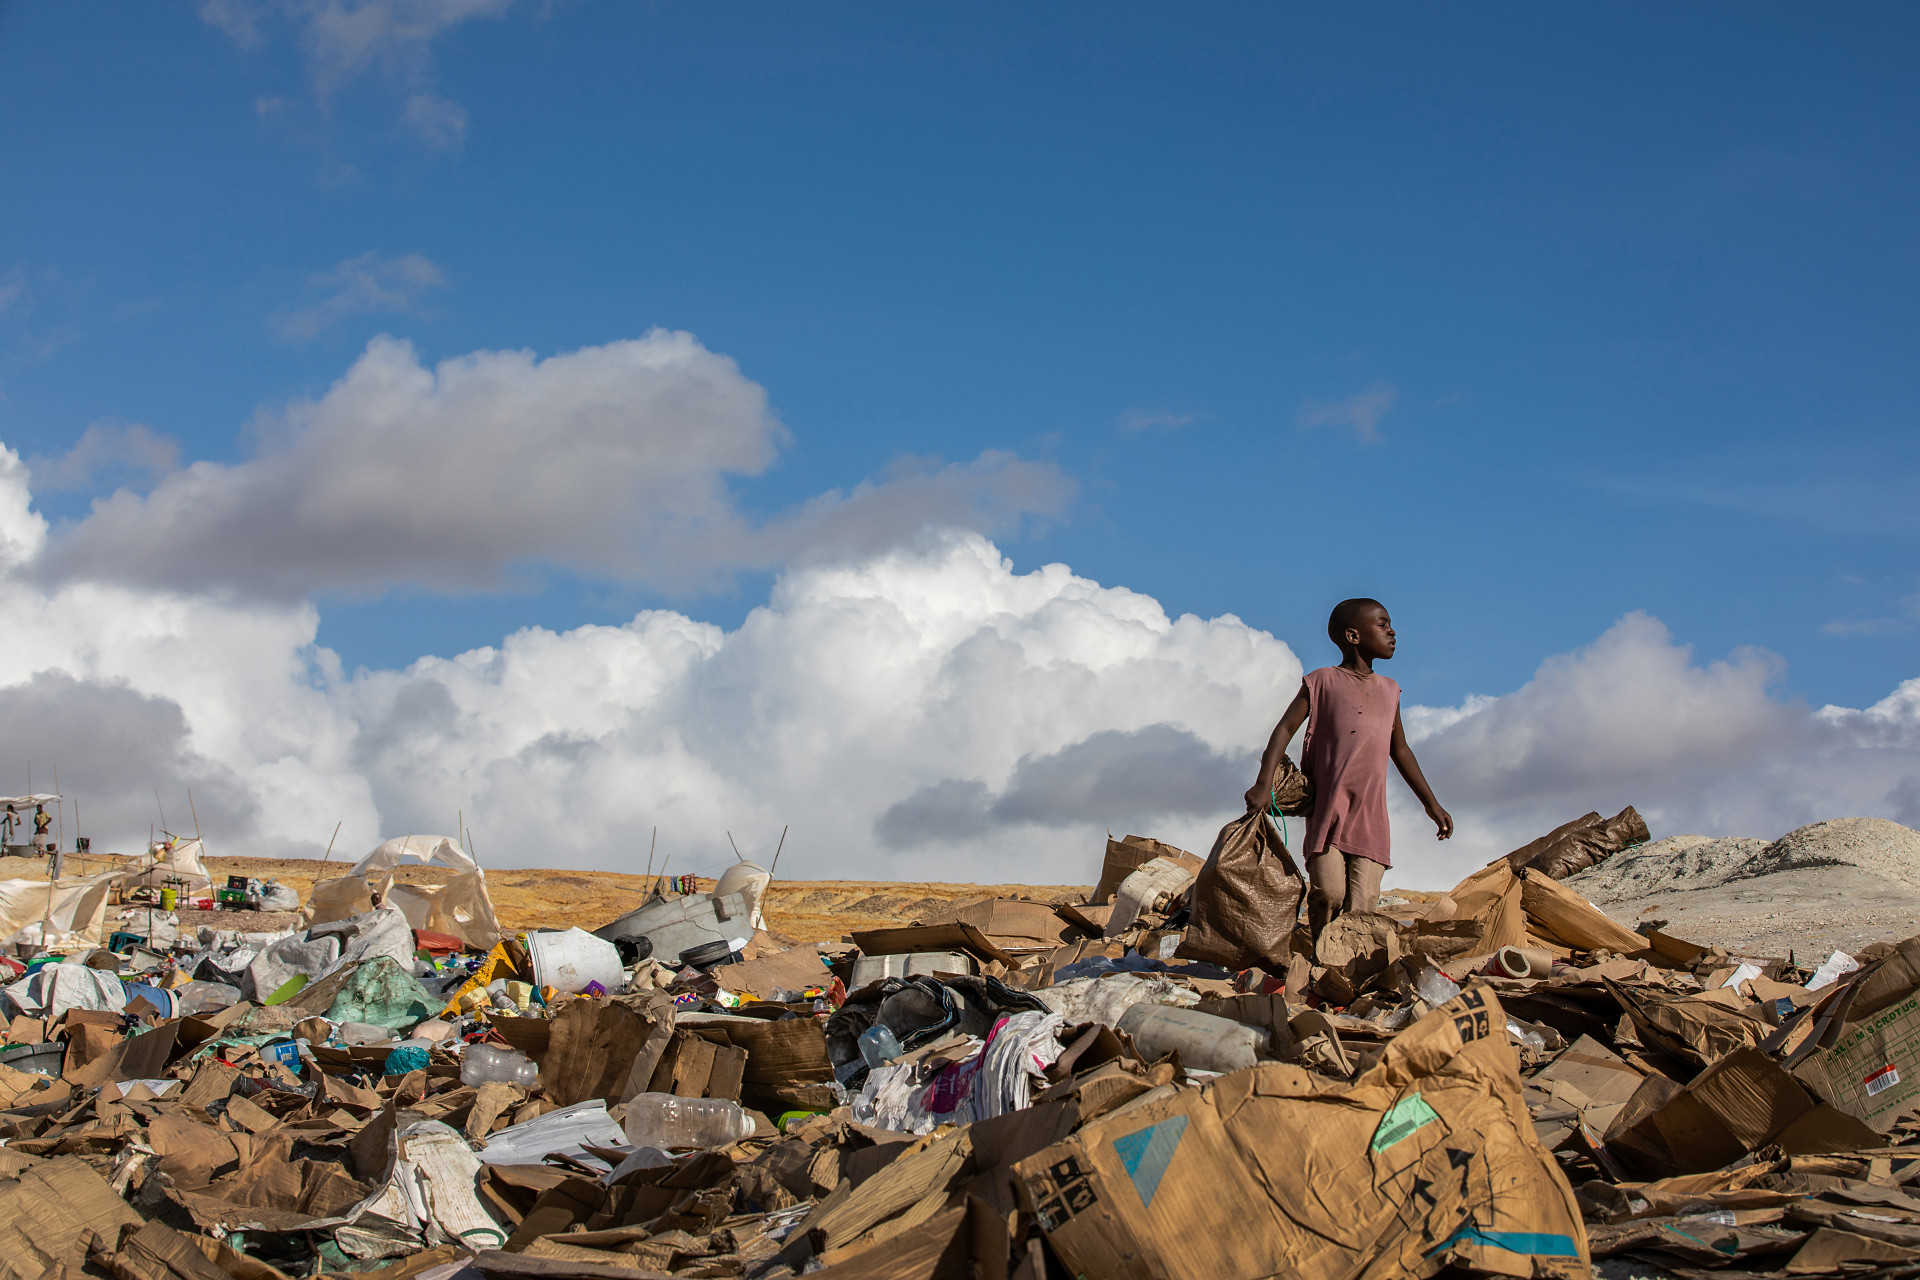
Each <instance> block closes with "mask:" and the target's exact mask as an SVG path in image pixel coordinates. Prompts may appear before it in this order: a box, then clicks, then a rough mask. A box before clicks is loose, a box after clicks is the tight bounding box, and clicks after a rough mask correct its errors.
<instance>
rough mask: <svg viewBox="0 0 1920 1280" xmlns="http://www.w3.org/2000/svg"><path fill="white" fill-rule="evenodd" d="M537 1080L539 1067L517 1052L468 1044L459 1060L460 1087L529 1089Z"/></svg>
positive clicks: (490, 1046) (491, 1046)
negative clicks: (506, 1085)
mask: <svg viewBox="0 0 1920 1280" xmlns="http://www.w3.org/2000/svg"><path fill="white" fill-rule="evenodd" d="M539 1079H540V1068H539V1067H538V1066H536V1065H534V1062H533V1059H531V1058H529V1057H527V1055H526V1054H524V1053H522V1052H520V1051H519V1050H518V1049H500V1048H496V1047H494V1046H493V1045H488V1044H476V1045H469V1046H468V1047H467V1051H466V1052H465V1053H464V1054H462V1055H461V1057H460V1083H461V1084H465V1085H475V1086H478V1085H483V1084H514V1085H519V1086H520V1087H521V1088H522V1089H531V1088H533V1086H534V1085H535V1084H536V1083H538V1082H539Z"/></svg>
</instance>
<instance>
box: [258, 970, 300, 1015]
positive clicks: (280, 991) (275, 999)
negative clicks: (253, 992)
mask: <svg viewBox="0 0 1920 1280" xmlns="http://www.w3.org/2000/svg"><path fill="white" fill-rule="evenodd" d="M306 985H307V975H306V974H304V973H296V974H294V975H293V976H292V977H291V978H288V979H287V980H286V981H285V982H283V983H281V984H280V985H279V986H277V987H275V988H274V989H273V994H272V995H270V996H268V997H267V1004H268V1006H269V1007H271V1006H273V1005H276V1004H285V1003H286V1002H287V1001H289V1000H291V999H293V998H294V997H295V996H297V995H299V994H300V991H301V988H303V987H305V986H306Z"/></svg>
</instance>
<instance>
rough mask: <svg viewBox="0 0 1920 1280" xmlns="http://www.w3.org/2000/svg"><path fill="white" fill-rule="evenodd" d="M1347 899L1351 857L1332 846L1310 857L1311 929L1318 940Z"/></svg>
mask: <svg viewBox="0 0 1920 1280" xmlns="http://www.w3.org/2000/svg"><path fill="white" fill-rule="evenodd" d="M1346 902H1347V856H1346V855H1345V854H1344V853H1341V852H1340V851H1339V850H1338V849H1335V848H1333V847H1332V846H1328V848H1327V851H1326V852H1325V853H1316V854H1314V855H1312V856H1311V857H1309V858H1308V859H1307V929H1308V930H1309V931H1310V932H1311V933H1312V934H1313V937H1314V940H1315V941H1318V940H1319V938H1320V933H1321V931H1322V930H1323V929H1325V928H1326V927H1327V926H1328V925H1329V924H1332V923H1333V918H1334V917H1335V916H1337V915H1339V914H1340V911H1341V909H1342V908H1343V907H1345V906H1346Z"/></svg>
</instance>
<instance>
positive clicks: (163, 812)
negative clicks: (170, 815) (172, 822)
mask: <svg viewBox="0 0 1920 1280" xmlns="http://www.w3.org/2000/svg"><path fill="white" fill-rule="evenodd" d="M153 807H154V808H156V809H158V810H159V811H160V829H161V830H162V831H167V806H165V805H164V804H161V803H160V788H158V787H155V788H154V789H153ZM167 834H168V835H172V834H173V833H172V832H171V831H167Z"/></svg>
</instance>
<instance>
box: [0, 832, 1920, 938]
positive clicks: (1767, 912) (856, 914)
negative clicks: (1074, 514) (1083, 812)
mask: <svg viewBox="0 0 1920 1280" xmlns="http://www.w3.org/2000/svg"><path fill="white" fill-rule="evenodd" d="M207 861H208V865H209V868H210V869H211V870H212V872H213V874H214V876H215V877H216V879H217V880H220V879H223V878H224V877H226V876H228V875H247V876H257V877H260V878H262V879H265V878H267V877H272V878H274V879H276V880H278V881H279V882H280V883H281V884H284V885H288V886H291V887H292V888H295V889H298V890H299V891H300V894H301V897H302V898H305V897H306V896H307V893H308V891H309V890H310V889H311V888H312V886H313V882H314V881H315V880H316V879H326V878H328V877H329V876H337V875H340V874H342V873H343V872H344V871H345V870H346V869H347V866H348V864H347V863H345V862H344V861H343V862H335V863H331V864H323V863H319V862H315V861H313V860H311V859H273V858H209V859H208V860H207ZM131 862H132V860H131V859H123V860H120V865H127V864H130V863H131ZM112 865H115V862H114V860H111V859H109V858H106V857H91V858H87V859H84V860H81V859H78V858H76V857H74V856H72V855H69V857H68V861H67V872H66V874H67V875H68V876H80V875H87V874H93V873H97V872H100V871H104V870H107V869H108V868H109V866H112ZM451 874H452V873H451V872H449V871H445V870H443V869H440V868H437V867H405V868H402V869H401V870H400V871H399V872H398V873H397V874H396V876H395V879H396V880H398V881H400V882H402V883H408V884H437V883H439V882H441V881H443V880H445V879H446V878H447V877H448V876H449V875H451ZM44 875H45V863H44V862H43V861H40V860H38V859H28V858H0V879H8V878H31V879H38V878H43V877H44ZM699 883H700V886H701V887H702V888H711V887H712V884H713V882H712V881H711V880H702V881H700V882H699ZM647 884H648V880H647V877H645V876H640V875H627V874H623V873H620V872H614V871H570V870H562V869H552V868H537V869H525V870H513V869H505V868H502V869H492V868H489V869H488V872H487V886H488V890H489V891H490V892H491V893H492V895H493V902H494V909H495V910H496V911H497V912H498V913H499V916H500V922H501V924H503V925H505V926H507V927H508V928H518V929H524V928H531V927H534V926H541V925H544V926H550V927H565V926H567V925H576V924H577V925H580V926H582V927H585V928H589V929H592V928H597V927H598V926H600V925H603V924H605V923H607V922H608V921H609V920H612V919H614V918H616V917H617V916H619V915H621V914H622V913H624V912H626V911H630V910H632V909H633V908H634V907H636V906H638V905H640V903H641V902H642V901H643V900H644V898H645V896H646V889H647ZM1567 884H1568V886H1569V887H1571V888H1573V889H1576V890H1577V891H1579V892H1580V893H1581V894H1583V895H1585V896H1586V897H1587V898H1588V899H1589V900H1590V901H1592V902H1593V903H1594V904H1595V905H1596V906H1598V907H1600V908H1601V909H1603V910H1604V911H1606V912H1607V914H1609V915H1611V916H1613V917H1614V918H1615V919H1617V920H1619V921H1621V922H1622V923H1624V924H1626V925H1628V926H1633V925H1637V924H1640V923H1643V922H1646V921H1657V920H1664V921H1666V922H1667V924H1666V926H1665V927H1666V929H1667V930H1668V932H1670V933H1673V934H1674V935H1676V936H1678V937H1682V938H1686V939H1689V940H1691V941H1694V942H1699V943H1703V944H1712V943H1719V944H1720V945H1722V946H1724V947H1726V948H1727V949H1728V950H1729V951H1733V952H1736V953H1745V954H1749V955H1772V956H1786V955H1787V954H1788V953H1789V952H1791V953H1793V954H1794V955H1795V957H1796V958H1799V959H1805V958H1807V957H1809V956H1813V955H1816V954H1818V955H1820V956H1824V955H1825V953H1826V952H1827V951H1829V950H1832V949H1834V948H1836V947H1837V948H1839V949H1841V950H1847V951H1851V950H1854V949H1856V948H1858V947H1861V946H1864V945H1866V944H1867V943H1870V942H1893V941H1898V940H1900V939H1902V938H1908V937H1912V936H1914V935H1915V934H1920V832H1914V831H1912V830H1910V829H1908V828H1906V827H1903V826H1901V825H1899V824H1898V823H1893V822H1888V821H1885V820H1884V819H1879V818H1841V819H1836V820H1834V821H1831V822H1819V823H1814V824H1813V825H1811V826H1807V827H1802V828H1800V829H1799V830H1797V831H1793V832H1790V833H1788V834H1787V835H1785V836H1783V837H1781V838H1780V839H1778V840H1773V841H1768V840H1761V839H1747V838H1739V837H1729V838H1724V839H1712V838H1709V837H1706V836H1672V837H1668V838H1665V839H1662V840H1656V841H1653V842H1652V843H1650V844H1646V845H1642V846H1640V847H1639V848H1636V849H1630V850H1628V851H1627V852H1625V853H1622V854H1618V855H1616V856H1615V857H1613V858H1611V859H1609V860H1608V861H1606V862H1604V863H1602V864H1600V865H1599V866H1597V867H1595V868H1593V869H1592V870H1590V871H1586V872H1583V873H1581V874H1580V875H1578V876H1574V877H1572V878H1571V879H1569V880H1568V881H1567ZM1090 892H1091V888H1090V886H1087V885H1017V884H955V883H947V882H933V881H927V882H907V881H860V880H780V881H776V882H774V884H773V885H772V886H771V887H770V888H769V890H768V892H767V899H766V913H767V923H768V925H769V926H770V927H771V928H772V929H773V930H774V931H776V932H778V933H781V934H784V935H786V936H788V937H791V938H794V939H796V940H798V941H802V942H829V941H838V940H839V939H840V938H842V937H844V936H845V935H846V934H847V933H849V932H851V931H853V930H856V929H869V928H878V927H881V926H884V925H892V924H905V923H908V922H909V921H912V920H916V919H920V918H923V917H925V916H927V915H929V914H931V913H932V912H934V911H935V910H937V909H939V908H940V907H942V906H944V905H946V904H948V903H951V902H958V901H965V900H967V899H971V898H982V897H1026V898H1031V899H1033V900H1035V901H1038V902H1083V901H1085V900H1086V897H1087V895H1088V894H1089V893H1090ZM1437 896H1438V894H1437V893H1435V892H1433V891H1419V890H1408V889H1396V890H1393V891H1391V892H1390V893H1389V894H1388V896H1387V898H1386V899H1385V900H1384V901H1383V903H1382V905H1383V907H1384V908H1386V909H1387V910H1389V911H1394V912H1395V913H1396V914H1409V915H1410V914H1413V910H1406V911H1404V912H1403V911H1402V910H1401V909H1402V908H1414V909H1417V906H1418V905H1420V904H1424V903H1426V902H1430V901H1432V900H1433V899H1434V898H1435V897H1437ZM188 915H189V916H190V917H191V919H190V922H191V923H196V924H197V923H219V924H221V925H224V926H225V927H228V928H240V929H248V930H259V929H268V928H275V927H287V919H288V918H285V917H280V916H266V915H259V914H256V913H231V912H221V913H218V914H217V915H215V914H208V915H205V916H201V915H200V914H199V913H188Z"/></svg>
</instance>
